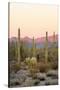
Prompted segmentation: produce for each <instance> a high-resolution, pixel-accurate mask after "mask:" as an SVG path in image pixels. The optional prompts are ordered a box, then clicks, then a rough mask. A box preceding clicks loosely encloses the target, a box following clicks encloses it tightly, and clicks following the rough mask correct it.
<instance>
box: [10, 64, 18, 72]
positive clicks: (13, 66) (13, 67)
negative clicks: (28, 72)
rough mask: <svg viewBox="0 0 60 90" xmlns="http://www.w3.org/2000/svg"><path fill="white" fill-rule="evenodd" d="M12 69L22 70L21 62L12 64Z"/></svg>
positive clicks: (15, 70)
mask: <svg viewBox="0 0 60 90" xmlns="http://www.w3.org/2000/svg"><path fill="white" fill-rule="evenodd" d="M10 69H11V71H14V72H17V71H18V70H20V64H17V63H16V64H14V65H11V68H10Z"/></svg>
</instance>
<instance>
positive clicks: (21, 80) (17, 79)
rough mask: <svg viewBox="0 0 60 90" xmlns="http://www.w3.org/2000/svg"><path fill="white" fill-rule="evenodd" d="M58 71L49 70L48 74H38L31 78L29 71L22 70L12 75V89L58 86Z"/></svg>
mask: <svg viewBox="0 0 60 90" xmlns="http://www.w3.org/2000/svg"><path fill="white" fill-rule="evenodd" d="M57 84H58V71H57V70H49V71H48V72H47V73H41V72H38V73H36V75H35V77H34V78H33V77H32V76H31V73H30V72H29V70H23V69H20V70H19V71H17V72H16V73H15V72H11V73H10V87H26V86H27V87H28V86H42V85H43V86H44V85H57Z"/></svg>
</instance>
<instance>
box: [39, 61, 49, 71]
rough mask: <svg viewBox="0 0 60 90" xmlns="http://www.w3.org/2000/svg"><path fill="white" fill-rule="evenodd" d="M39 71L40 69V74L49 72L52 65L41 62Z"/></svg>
mask: <svg viewBox="0 0 60 90" xmlns="http://www.w3.org/2000/svg"><path fill="white" fill-rule="evenodd" d="M38 69H39V71H40V72H47V71H48V70H49V69H50V64H49V63H47V64H46V63H44V62H40V63H38Z"/></svg>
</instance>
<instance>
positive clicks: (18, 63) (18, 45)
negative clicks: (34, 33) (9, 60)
mask: <svg viewBox="0 0 60 90" xmlns="http://www.w3.org/2000/svg"><path fill="white" fill-rule="evenodd" d="M18 64H20V28H19V29H18Z"/></svg>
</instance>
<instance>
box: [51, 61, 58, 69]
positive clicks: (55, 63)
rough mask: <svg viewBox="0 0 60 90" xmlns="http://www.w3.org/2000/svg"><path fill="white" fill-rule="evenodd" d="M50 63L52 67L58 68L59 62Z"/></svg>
mask: <svg viewBox="0 0 60 90" xmlns="http://www.w3.org/2000/svg"><path fill="white" fill-rule="evenodd" d="M50 65H51V69H58V63H57V62H53V63H51V64H50Z"/></svg>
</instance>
